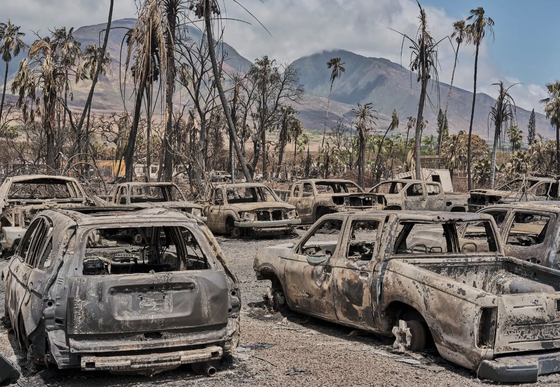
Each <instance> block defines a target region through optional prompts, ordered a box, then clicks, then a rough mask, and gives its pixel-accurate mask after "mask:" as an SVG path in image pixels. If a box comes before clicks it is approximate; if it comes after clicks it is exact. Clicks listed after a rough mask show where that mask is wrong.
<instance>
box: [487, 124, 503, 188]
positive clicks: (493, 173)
mask: <svg viewBox="0 0 560 387" xmlns="http://www.w3.org/2000/svg"><path fill="white" fill-rule="evenodd" d="M500 127H501V123H498V122H496V128H495V129H494V144H492V162H491V163H490V188H492V189H493V188H494V179H495V176H496V153H498V152H497V151H498V141H499V140H500Z"/></svg>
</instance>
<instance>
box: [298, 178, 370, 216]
mask: <svg viewBox="0 0 560 387" xmlns="http://www.w3.org/2000/svg"><path fill="white" fill-rule="evenodd" d="M374 198H375V195H372V194H368V193H365V192H364V190H363V189H362V188H361V187H360V186H358V185H356V184H355V183H354V182H352V181H349V180H336V179H327V180H319V179H309V180H301V181H298V182H296V183H294V185H293V186H292V189H291V192H290V195H289V198H288V199H287V202H288V203H290V204H292V205H294V206H295V207H296V209H297V211H298V213H299V216H300V217H301V221H302V223H313V222H315V221H316V220H317V219H319V218H320V217H321V216H323V215H326V214H330V213H334V212H341V211H350V210H371V209H373V208H374V204H375V203H374Z"/></svg>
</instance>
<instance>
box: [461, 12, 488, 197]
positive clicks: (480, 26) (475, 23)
mask: <svg viewBox="0 0 560 387" xmlns="http://www.w3.org/2000/svg"><path fill="white" fill-rule="evenodd" d="M467 21H471V23H470V24H469V25H467V27H466V28H465V29H466V40H467V43H470V44H474V45H475V47H476V49H475V54H474V86H473V100H472V109H471V121H470V124H469V142H468V145H467V175H468V187H469V191H470V189H471V187H472V176H471V162H472V160H471V156H472V153H471V152H472V151H471V145H472V144H471V140H472V128H473V122H474V108H475V106H476V80H477V75H478V74H477V73H478V51H479V48H480V43H482V40H483V39H484V37H485V36H486V33H487V32H488V33H490V34H491V35H492V37H494V30H493V28H492V27H493V26H494V20H492V19H491V18H489V17H486V16H484V8H482V7H478V8H476V9H471V14H470V16H469V17H468V18H467Z"/></svg>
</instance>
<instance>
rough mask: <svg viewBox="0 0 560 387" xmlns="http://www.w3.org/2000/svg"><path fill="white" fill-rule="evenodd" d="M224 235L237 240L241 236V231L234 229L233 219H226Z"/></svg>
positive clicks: (237, 228)
mask: <svg viewBox="0 0 560 387" xmlns="http://www.w3.org/2000/svg"><path fill="white" fill-rule="evenodd" d="M226 233H227V234H228V235H229V236H230V237H231V238H239V237H240V236H241V235H242V232H241V229H240V228H239V227H235V220H233V218H227V220H226Z"/></svg>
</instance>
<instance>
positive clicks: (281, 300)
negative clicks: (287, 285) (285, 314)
mask: <svg viewBox="0 0 560 387" xmlns="http://www.w3.org/2000/svg"><path fill="white" fill-rule="evenodd" d="M266 301H267V304H268V307H269V308H270V309H272V310H273V311H274V312H282V311H283V310H286V308H287V306H286V296H285V295H284V291H283V290H280V289H277V288H276V287H275V286H270V287H268V289H267V292H266Z"/></svg>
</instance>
